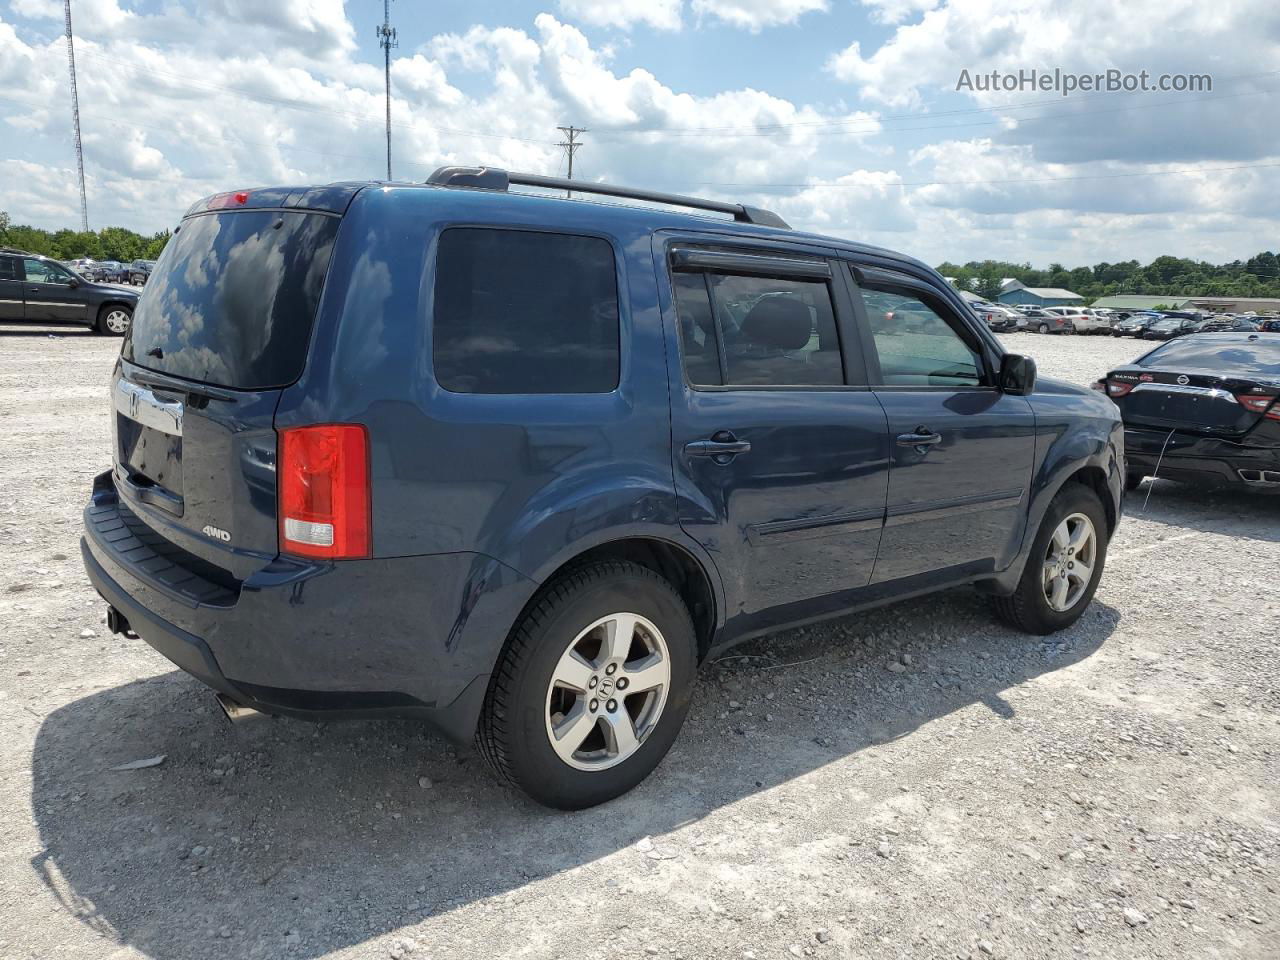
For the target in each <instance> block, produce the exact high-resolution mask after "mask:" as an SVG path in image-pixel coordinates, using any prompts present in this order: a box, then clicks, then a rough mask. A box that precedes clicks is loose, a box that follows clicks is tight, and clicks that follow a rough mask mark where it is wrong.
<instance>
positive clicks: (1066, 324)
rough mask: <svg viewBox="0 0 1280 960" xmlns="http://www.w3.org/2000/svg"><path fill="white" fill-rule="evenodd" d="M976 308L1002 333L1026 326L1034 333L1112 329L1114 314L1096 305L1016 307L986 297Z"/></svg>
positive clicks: (989, 324)
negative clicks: (993, 301) (990, 301)
mask: <svg viewBox="0 0 1280 960" xmlns="http://www.w3.org/2000/svg"><path fill="white" fill-rule="evenodd" d="M972 306H973V309H974V310H975V311H976V312H977V314H978V316H980V317H982V318H983V319H984V320H985V321H986V323H987V327H988V328H989V329H991V330H994V331H996V332H1000V333H1008V332H1012V331H1014V330H1022V331H1027V332H1030V333H1104V334H1105V333H1110V332H1111V324H1112V321H1113V319H1114V318H1113V314H1112V311H1110V310H1103V309H1094V308H1092V307H1029V306H1026V305H1022V304H1020V305H1018V306H1016V307H1008V306H1003V305H1001V304H997V303H987V302H985V301H980V302H976V303H974V304H973V305H972Z"/></svg>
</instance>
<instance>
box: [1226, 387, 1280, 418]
mask: <svg viewBox="0 0 1280 960" xmlns="http://www.w3.org/2000/svg"><path fill="white" fill-rule="evenodd" d="M1236 399H1237V400H1239V401H1240V405H1241V406H1242V407H1244V408H1245V409H1246V410H1249V411H1251V412H1253V413H1265V414H1266V415H1267V419H1268V420H1280V403H1276V402H1275V400H1276V397H1275V396H1267V395H1265V394H1258V393H1237V394H1236Z"/></svg>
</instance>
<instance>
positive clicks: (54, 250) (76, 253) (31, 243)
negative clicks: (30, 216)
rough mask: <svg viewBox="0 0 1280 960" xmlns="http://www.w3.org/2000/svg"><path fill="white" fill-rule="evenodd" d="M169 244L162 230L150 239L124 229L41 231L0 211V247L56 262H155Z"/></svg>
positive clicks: (166, 234)
mask: <svg viewBox="0 0 1280 960" xmlns="http://www.w3.org/2000/svg"><path fill="white" fill-rule="evenodd" d="M168 242H169V231H168V230H162V231H160V232H159V233H153V234H151V235H150V236H147V235H145V234H141V233H134V232H133V231H132V230H126V229H125V228H124V227H103V228H102V229H101V230H90V231H88V232H82V231H80V230H68V229H62V230H44V229H42V228H40V227H30V226H27V225H25V224H15V223H12V222H11V221H10V218H9V215H8V214H7V213H5V212H4V211H3V210H0V247H13V248H15V249H17V250H26V251H28V252H30V253H40V254H44V255H45V256H46V257H53V259H55V260H79V259H80V258H81V257H89V258H91V259H93V260H119V261H121V262H122V263H129V262H131V261H133V260H155V259H156V258H157V257H159V256H160V251H161V250H163V249H164V245H165V244H166V243H168Z"/></svg>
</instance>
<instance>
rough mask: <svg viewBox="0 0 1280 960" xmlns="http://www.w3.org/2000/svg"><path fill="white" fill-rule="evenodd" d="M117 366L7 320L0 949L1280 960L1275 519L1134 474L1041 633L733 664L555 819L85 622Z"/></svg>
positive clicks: (1256, 504)
mask: <svg viewBox="0 0 1280 960" xmlns="http://www.w3.org/2000/svg"><path fill="white" fill-rule="evenodd" d="M1007 339H1008V340H1009V342H1010V343H1011V344H1012V345H1014V349H1019V350H1022V351H1025V352H1029V353H1031V354H1033V355H1034V356H1035V357H1036V358H1037V359H1038V361H1039V363H1040V369H1041V372H1042V373H1043V374H1047V375H1054V376H1059V377H1064V378H1066V379H1069V380H1073V381H1075V382H1078V383H1088V382H1090V381H1092V380H1093V379H1095V378H1096V377H1097V376H1098V375H1099V374H1100V373H1102V372H1104V371H1105V370H1106V369H1107V368H1108V367H1109V366H1111V365H1113V364H1115V363H1117V362H1119V361H1122V360H1126V359H1129V358H1130V357H1132V356H1133V355H1135V354H1136V353H1137V352H1138V350H1139V349H1140V348H1139V347H1138V345H1136V344H1135V343H1134V342H1133V341H1130V340H1125V341H1116V340H1111V339H1109V338H1086V337H1072V338H1048V337H1037V336H1034V335H1029V334H1015V335H1011V336H1009V337H1008V338H1007ZM116 346H117V344H116V342H115V341H112V340H107V339H103V338H100V337H95V336H92V335H89V334H82V333H80V332H79V331H73V332H72V331H57V335H56V336H54V337H50V336H49V331H34V330H32V329H30V328H18V327H8V328H0V424H2V429H3V434H2V436H3V443H2V444H0V485H2V487H3V489H4V490H5V491H6V495H5V497H4V502H3V506H2V507H0V620H2V621H3V623H4V624H5V625H6V626H7V628H8V629H7V630H6V631H5V633H4V635H3V637H0V958H27V957H30V958H42V960H43V958H49V957H59V958H80V957H83V958H101V957H113V958H124V957H154V958H177V960H188V958H200V957H217V958H229V957H230V958H238V957H286V958H287V957H298V958H311V957H320V956H325V957H344V958H348V957H388V956H389V957H406V956H411V957H414V958H420V957H434V958H445V957H448V958H489V957H564V958H579V957H581V958H593V957H600V958H610V960H612V958H623V957H646V956H658V957H668V958H674V957H684V958H689V960H694V958H704V957H715V958H719V957H728V958H752V957H754V958H759V960H765V958H773V957H777V958H789V957H792V956H815V957H833V958H834V957H841V958H844V957H857V958H863V957H866V958H870V957H876V958H880V957H907V958H964V957H973V958H976V960H983V958H985V957H987V956H992V957H997V958H1000V957H1007V958H1032V957H1066V958H1074V957H1124V958H1136V957H1162V958H1195V960H1202V958H1217V957H1251V958H1268V957H1269V958H1276V957H1280V891H1278V886H1280V875H1278V873H1277V863H1280V816H1278V813H1280V811H1278V805H1280V790H1278V786H1280V777H1278V776H1277V774H1278V772H1280V763H1278V760H1280V757H1278V753H1277V751H1278V749H1280V725H1278V717H1280V714H1278V713H1277V707H1280V678H1278V676H1277V673H1278V671H1277V664H1278V663H1280V655H1278V654H1277V649H1276V640H1277V637H1280V591H1277V589H1276V587H1277V576H1278V575H1280V522H1278V521H1280V499H1276V498H1270V499H1264V498H1262V497H1254V496H1235V497H1229V498H1228V497H1222V496H1217V497H1214V496H1209V495H1205V494H1203V493H1200V492H1197V491H1195V490H1192V489H1188V488H1183V487H1178V486H1175V485H1173V484H1169V483H1164V482H1160V483H1157V484H1155V485H1154V488H1153V489H1151V493H1150V498H1149V502H1147V503H1146V504H1145V506H1144V504H1143V498H1144V497H1145V496H1146V493H1147V488H1145V487H1144V488H1143V490H1142V491H1141V492H1140V495H1139V496H1138V497H1137V498H1133V499H1131V500H1130V502H1129V513H1128V516H1127V517H1126V519H1125V520H1124V522H1123V524H1122V525H1121V527H1120V530H1119V532H1118V535H1117V537H1116V539H1115V540H1114V542H1113V544H1112V548H1111V556H1110V559H1109V562H1108V569H1107V573H1106V576H1105V577H1104V580H1103V582H1102V586H1101V589H1100V590H1099V592H1098V596H1097V600H1096V601H1095V603H1094V605H1093V606H1092V608H1091V609H1090V610H1089V611H1088V613H1087V614H1086V615H1085V617H1084V618H1083V619H1082V620H1081V621H1080V623H1079V624H1077V625H1076V627H1075V628H1073V629H1072V630H1070V631H1068V632H1066V633H1064V634H1061V635H1058V636H1055V637H1051V638H1047V639H1039V638H1028V637H1025V636H1021V635H1018V634H1015V633H1013V632H1011V631H1009V630H1006V629H1004V628H1002V627H1000V626H998V625H997V624H996V623H995V621H994V620H993V619H992V617H991V616H990V615H989V613H988V610H987V608H986V605H985V603H984V602H983V601H982V600H981V599H980V598H979V597H977V596H976V595H974V594H973V593H971V592H968V591H956V592H952V593H948V594H945V595H942V596H939V597H936V598H930V599H928V600H925V601H916V602H912V603H908V604H902V605H899V606H895V607H891V608H887V609H884V610H880V611H876V612H874V613H870V614H862V615H857V616H852V617H847V618H844V619H841V620H836V621H832V622H830V623H827V624H824V625H822V626H820V627H814V628H809V629H805V630H795V631H792V632H789V633H785V634H780V635H777V636H775V637H771V638H768V639H766V640H763V641H759V642H756V643H753V644H752V645H750V646H749V647H746V648H744V649H742V650H739V651H735V656H734V657H732V658H729V659H726V660H724V661H722V662H720V663H718V664H716V665H714V666H713V667H711V668H709V669H707V670H706V671H705V672H704V673H703V676H702V681H701V683H700V685H699V690H698V692H697V696H696V698H695V705H694V709H693V711H692V713H691V715H690V719H689V723H688V725H687V727H686V729H685V731H684V733H683V735H682V736H681V738H680V740H679V741H678V742H677V744H676V747H675V749H674V750H673V752H672V754H671V755H670V756H669V757H668V759H667V760H666V762H665V763H664V764H663V765H662V766H661V767H660V768H659V770H658V772H657V774H656V775H655V776H653V777H652V778H651V779H650V780H649V781H648V782H647V783H645V784H644V785H643V786H642V787H641V788H640V789H638V790H636V791H635V792H634V793H632V794H630V795H628V796H627V797H624V798H622V799H620V800H618V801H616V802H614V803H611V804H607V805H605V806H604V807H600V808H597V809H594V810H590V811H586V812H583V813H578V814H562V813H553V812H550V811H546V810H543V809H541V808H538V807H534V806H532V805H531V804H530V803H528V802H526V801H525V800H523V799H522V798H521V797H519V796H517V795H515V794H513V793H511V792H508V791H507V790H505V789H503V788H501V787H499V786H498V785H496V783H495V782H494V781H493V780H492V779H490V778H489V776H488V775H487V774H486V773H485V772H484V770H483V768H482V766H481V764H480V762H479V761H478V759H477V758H476V757H475V756H473V755H472V754H471V753H470V752H469V751H466V750H461V751H459V750H454V749H453V748H451V747H449V746H446V745H445V744H444V743H443V742H441V741H439V740H436V739H434V738H432V737H430V736H428V735H427V734H425V733H424V732H423V731H422V730H420V729H419V728H417V727H415V726H414V725H412V724H400V723H377V724H352V725H334V726H314V725H309V724H305V723H300V722H294V721H290V720H262V721H258V722H255V723H253V724H250V725H247V726H244V727H239V728H234V729H233V728H232V727H231V726H230V725H228V724H227V723H226V722H225V721H224V720H223V719H222V717H221V715H220V714H219V712H218V711H217V708H216V707H215V705H214V701H213V698H212V696H211V695H210V694H209V693H208V691H207V690H205V689H204V688H203V687H202V686H200V685H199V684H198V683H197V682H196V681H194V680H191V679H188V678H187V677H186V676H184V675H182V674H180V673H177V672H175V671H174V670H173V669H171V667H170V666H169V664H168V662H167V661H165V660H164V659H162V658H161V657H160V656H159V655H158V654H155V653H153V652H151V650H150V649H149V648H148V647H146V646H145V645H144V644H142V643H141V642H136V641H126V640H123V639H121V638H117V637H112V636H109V635H108V634H107V632H106V630H105V627H104V626H103V618H102V615H103V605H102V603H101V601H100V600H99V599H98V597H97V596H96V595H95V594H94V592H93V591H92V590H91V588H90V587H89V586H88V584H87V582H86V580H85V578H84V575H83V573H82V571H81V567H80V560H79V548H78V537H79V526H80V511H81V507H82V504H83V502H84V500H85V497H86V494H87V490H88V486H89V481H90V478H91V477H92V476H93V475H94V474H95V473H97V472H99V471H100V470H102V469H104V468H105V467H106V465H107V461H108V443H109V422H108V406H107V396H106V380H107V376H108V372H109V368H110V364H111V360H112V355H113V353H114V351H115V349H116ZM158 756H163V757H164V760H163V762H161V763H160V764H158V765H156V766H152V767H149V768H145V769H135V770H131V771H115V770H112V767H114V766H116V765H118V764H122V763H126V762H129V761H136V760H141V759H145V758H153V757H158Z"/></svg>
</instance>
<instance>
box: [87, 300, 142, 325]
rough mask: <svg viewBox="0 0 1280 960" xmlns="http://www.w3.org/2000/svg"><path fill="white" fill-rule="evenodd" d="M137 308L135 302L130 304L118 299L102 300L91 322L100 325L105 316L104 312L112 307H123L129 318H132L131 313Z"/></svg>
mask: <svg viewBox="0 0 1280 960" xmlns="http://www.w3.org/2000/svg"><path fill="white" fill-rule="evenodd" d="M137 306H138V305H137V303H136V302H134V303H130V302H129V301H128V300H119V299H112V300H104V301H102V303H100V304H98V312H97V313H95V314H94V316H93V322H94V324H95V325H97V324H98V323H100V322H101V321H102V318H103V316H105V315H106V312H107V311H108V310H110V309H111V308H112V307H123V308H124V309H125V310H128V311H129V316H130V318H132V317H133V312H134V310H136V309H137Z"/></svg>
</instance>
